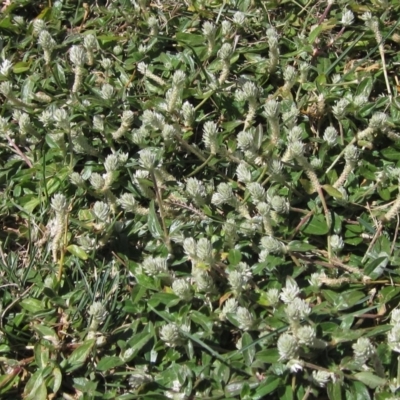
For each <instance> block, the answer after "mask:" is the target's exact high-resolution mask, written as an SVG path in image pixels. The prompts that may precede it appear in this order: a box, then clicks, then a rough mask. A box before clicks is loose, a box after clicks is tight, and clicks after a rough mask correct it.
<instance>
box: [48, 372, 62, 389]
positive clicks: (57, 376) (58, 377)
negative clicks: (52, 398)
mask: <svg viewBox="0 0 400 400" xmlns="http://www.w3.org/2000/svg"><path fill="white" fill-rule="evenodd" d="M61 383H62V373H61V370H60V368H58V367H56V368H54V369H53V379H52V381H51V384H50V385H49V386H50V387H51V390H52V392H53V393H57V392H58V391H59V390H60V387H61Z"/></svg>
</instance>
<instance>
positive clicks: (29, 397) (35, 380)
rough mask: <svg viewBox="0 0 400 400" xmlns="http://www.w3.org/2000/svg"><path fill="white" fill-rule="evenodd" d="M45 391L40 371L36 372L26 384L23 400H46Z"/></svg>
mask: <svg viewBox="0 0 400 400" xmlns="http://www.w3.org/2000/svg"><path fill="white" fill-rule="evenodd" d="M46 398H47V389H46V385H45V383H44V379H43V374H42V370H39V371H36V372H35V373H34V374H33V375H31V377H30V378H29V381H28V382H27V384H26V386H25V390H24V399H25V400H46Z"/></svg>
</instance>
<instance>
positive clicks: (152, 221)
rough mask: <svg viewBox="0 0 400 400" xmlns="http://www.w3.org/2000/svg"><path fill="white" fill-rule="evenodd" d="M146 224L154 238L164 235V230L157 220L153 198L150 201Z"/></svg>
mask: <svg viewBox="0 0 400 400" xmlns="http://www.w3.org/2000/svg"><path fill="white" fill-rule="evenodd" d="M147 226H148V228H149V231H150V233H151V234H152V236H153V237H154V239H161V238H163V237H164V232H163V230H162V228H161V225H160V223H159V222H158V218H157V214H156V210H155V208H154V200H152V201H151V203H150V207H149V215H148V217H147Z"/></svg>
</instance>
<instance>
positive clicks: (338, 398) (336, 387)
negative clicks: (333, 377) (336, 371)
mask: <svg viewBox="0 0 400 400" xmlns="http://www.w3.org/2000/svg"><path fill="white" fill-rule="evenodd" d="M327 393H328V397H329V400H342V383H341V382H335V383H333V382H329V383H328V385H327Z"/></svg>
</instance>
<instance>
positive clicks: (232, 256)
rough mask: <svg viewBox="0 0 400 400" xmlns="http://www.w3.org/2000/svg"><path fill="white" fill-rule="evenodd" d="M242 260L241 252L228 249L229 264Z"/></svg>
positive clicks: (235, 263) (236, 263)
mask: <svg viewBox="0 0 400 400" xmlns="http://www.w3.org/2000/svg"><path fill="white" fill-rule="evenodd" d="M241 260H242V253H241V251H239V250H238V249H230V250H229V255H228V261H229V263H230V264H231V265H238V264H239V263H240V261H241Z"/></svg>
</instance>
